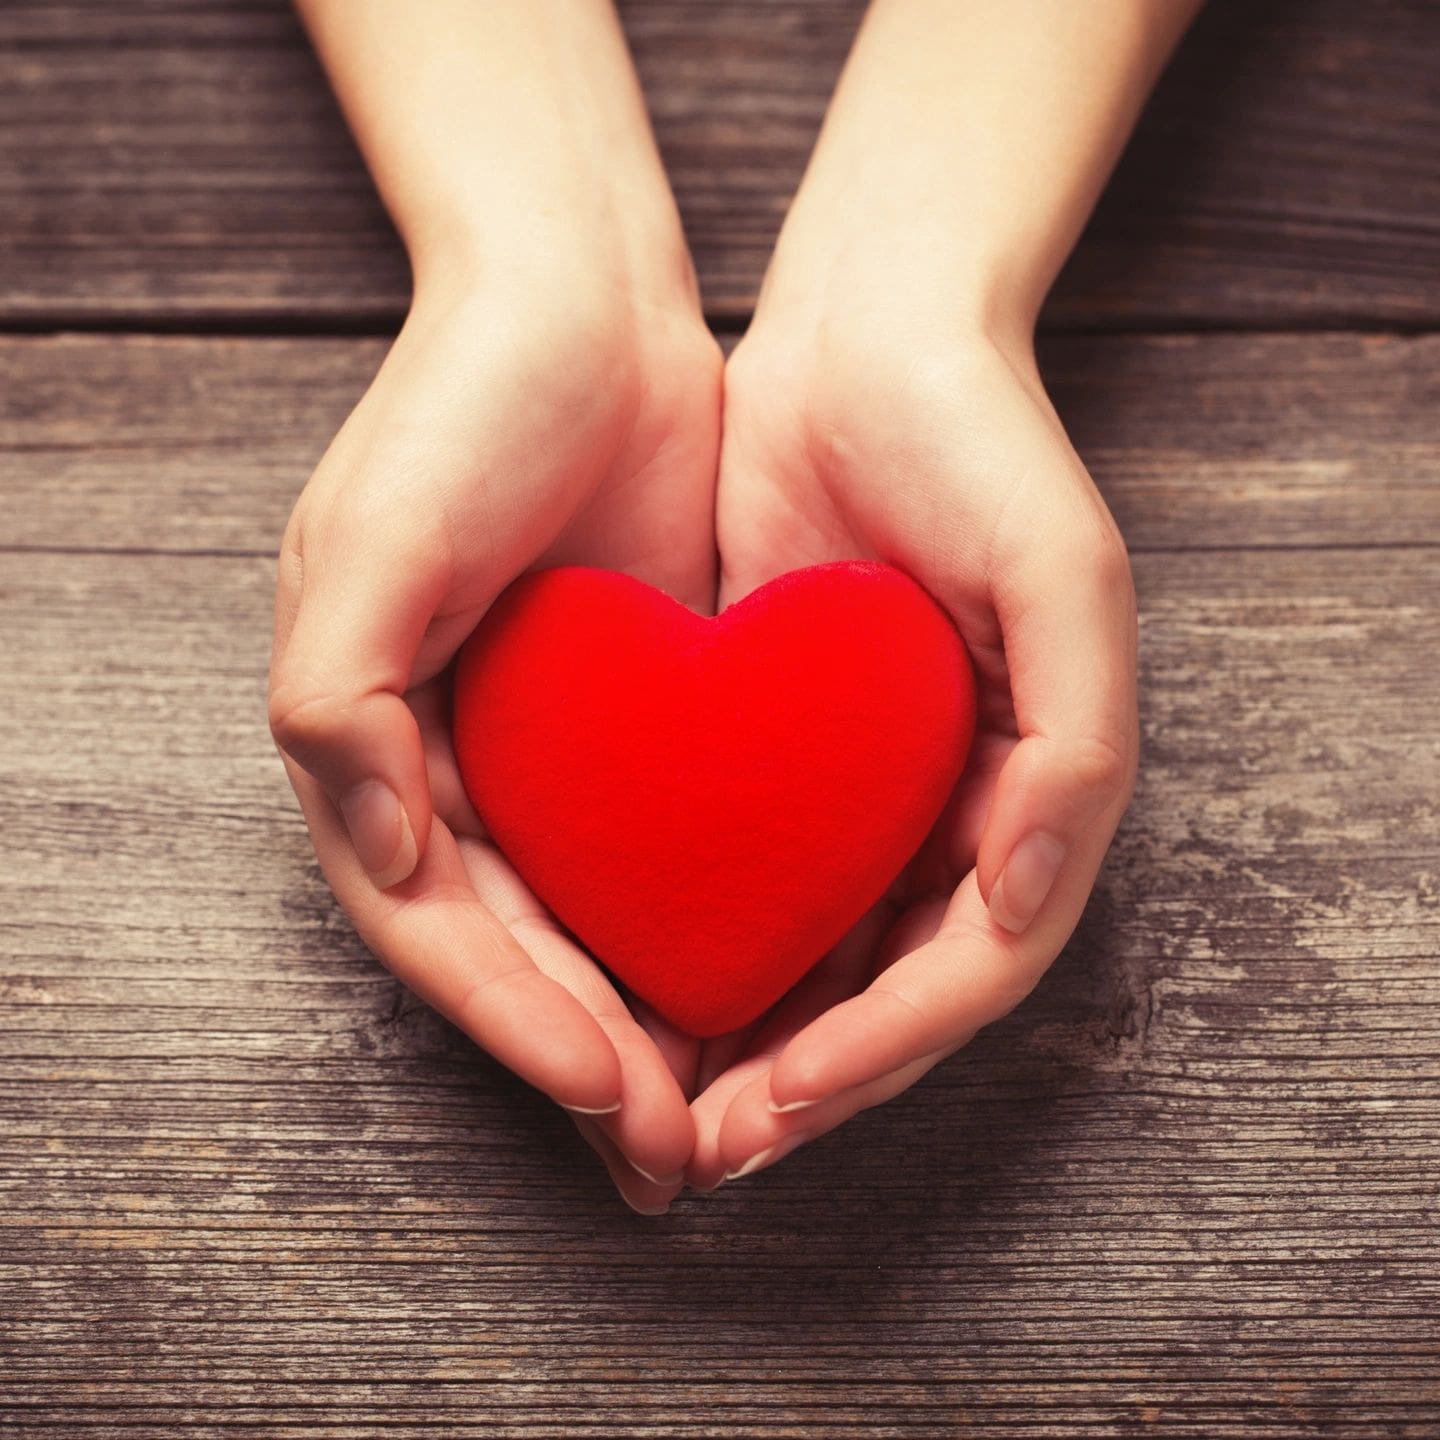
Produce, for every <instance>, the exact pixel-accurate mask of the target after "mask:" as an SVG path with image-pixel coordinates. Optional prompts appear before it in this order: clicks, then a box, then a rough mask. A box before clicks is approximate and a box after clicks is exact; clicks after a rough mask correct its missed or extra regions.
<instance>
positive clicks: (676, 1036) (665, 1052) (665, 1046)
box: [616, 985, 701, 1102]
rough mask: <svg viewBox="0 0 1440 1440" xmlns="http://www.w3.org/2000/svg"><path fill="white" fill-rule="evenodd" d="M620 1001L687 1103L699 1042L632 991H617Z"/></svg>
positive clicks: (697, 1060)
mask: <svg viewBox="0 0 1440 1440" xmlns="http://www.w3.org/2000/svg"><path fill="white" fill-rule="evenodd" d="M616 988H617V990H620V996H621V999H623V1000H624V1002H625V1005H626V1008H627V1009H628V1010H629V1011H630V1013H631V1014H632V1015H633V1016H634V1017H635V1023H636V1024H637V1025H638V1026H639V1027H640V1028H641V1029H642V1030H643V1031H644V1032H645V1033H646V1034H647V1035H648V1036H649V1037H650V1039H651V1042H652V1043H653V1044H654V1046H655V1048H656V1049H657V1050H658V1051H659V1052H660V1055H661V1057H662V1058H663V1059H664V1061H665V1063H666V1065H668V1066H669V1067H670V1073H671V1074H672V1075H673V1076H674V1077H675V1083H676V1084H677V1085H679V1087H680V1091H681V1093H682V1094H683V1095H684V1096H685V1098H686V1100H687V1102H688V1101H689V1099H690V1098H691V1097H692V1096H693V1095H694V1094H695V1079H696V1076H697V1074H698V1073H699V1067H700V1050H701V1042H700V1041H699V1040H697V1039H696V1038H695V1037H694V1036H693V1035H687V1034H686V1033H685V1032H684V1031H683V1030H680V1029H677V1028H676V1027H675V1026H674V1025H672V1024H671V1023H670V1021H668V1020H667V1019H666V1018H665V1017H664V1016H663V1015H661V1014H660V1012H659V1011H658V1010H656V1009H655V1007H654V1006H653V1005H650V1004H649V1003H647V1002H646V1001H644V1000H642V999H641V998H640V997H639V996H638V995H636V994H635V993H634V992H633V991H630V990H626V989H621V988H620V987H619V986H618V985H617V987H616Z"/></svg>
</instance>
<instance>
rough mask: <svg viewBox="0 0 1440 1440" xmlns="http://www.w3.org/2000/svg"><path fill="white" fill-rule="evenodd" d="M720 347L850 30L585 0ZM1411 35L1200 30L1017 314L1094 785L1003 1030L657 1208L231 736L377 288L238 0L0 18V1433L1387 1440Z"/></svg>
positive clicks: (1425, 1157) (1405, 854)
mask: <svg viewBox="0 0 1440 1440" xmlns="http://www.w3.org/2000/svg"><path fill="white" fill-rule="evenodd" d="M624 10H625V16H626V21H627V25H628V28H629V30H630V33H631V36H632V39H633V43H634V46H635V49H636V51H637V56H638V60H639V63H640V65H641V67H642V70H643V73H644V76H645V80H646V83H647V87H648V89H649V92H650V95H651V100H652V104H653V107H654V112H655V117H656V122H657V125H658V128H659V132H660V135H661V139H662V142H663V146H664V149H665V151H666V155H667V158H668V160H669V163H670V166H671V169H672V173H673V175H674V178H675V181H676V184H677V187H678V191H679V194H680V197H681V200H682V204H683V208H684V212H685V216H686V221H687V224H688V226H689V230H690V234H691V237H692V240H693V243H694V247H695V252H696V256H697V260H698V263H699V266H700V270H701V273H702V277H703V281H704V286H705V293H706V297H707V306H708V310H709V312H710V313H711V314H712V315H713V317H714V323H715V325H716V327H717V328H718V329H719V330H721V331H728V332H733V331H735V330H737V329H738V328H740V327H742V326H743V324H744V321H745V316H746V314H747V311H748V308H749V306H750V304H751V302H752V299H753V296H754V293H755V287H756V284H757V281H758V278H759V275H760V272H761V268H762V266H763V263H764V259H765V256H766V251H767V248H768V246H769V245H770V243H771V241H772V239H773V236H774V234H775V231H776V228H777V225H778V223H779V220H780V217H781V214H782V212H783V209H784V206H785V204H786V200H787V197H788V195H789V193H790V191H791V190H792V188H793V186H794V184H795V181H796V179H797V177H798V174H799V171H800V167H801V165H802V163H803V158H804V155H805V152H806V149H807V147H808V145H809V143H810V141H811V139H812V137H813V134H814V131H815V128H816V125H817V123H818V120H819V116H820V113H821V109H822V106H823V103H824V97H825V95H826V93H827V91H828V89H829V86H830V84H831V83H832V80H833V78H834V75H835V72H836V69H837V67H838V65H839V63H840V61H841V58H842V56H843V53H844V51H845V49H846V46H847V43H848V40H849V38H850V35H851V33H852V30H853V27H854V24H855V22H856V20H857V17H858V13H859V6H858V5H857V4H855V3H851V0H844V3H841V0H774V3H765V0H726V3H721V0H689V3H686V0H643V3H642V0H635V3H631V4H627V5H626V6H625V7H624ZM1437 130H1440V5H1436V4H1434V3H1426V0H1376V3H1371V4H1368V5H1365V6H1357V5H1354V4H1352V3H1349V0H1270V3H1267V4H1265V5H1254V4H1249V3H1245V0H1216V3H1214V4H1213V5H1212V7H1211V9H1210V10H1209V11H1208V12H1207V13H1206V14H1205V15H1204V16H1203V17H1202V19H1201V21H1200V22H1199V25H1198V27H1197V29H1196V31H1195V33H1194V35H1193V36H1192V38H1191V40H1190V41H1189V43H1188V45H1187V47H1186V48H1185V50H1184V52H1183V53H1182V55H1181V57H1180V58H1179V60H1178V61H1177V62H1176V64H1175V66H1174V67H1173V69H1172V70H1171V72H1170V73H1169V74H1168V75H1167V77H1166V79H1165V80H1164V82H1163V84H1162V87H1161V89H1160V91H1159V93H1158V94H1157V96H1156V98H1155V100H1154V103H1153V104H1152V106H1151V108H1150V110H1149V111H1148V112H1147V116H1146V118H1145V120H1144V122H1143V124H1142V127H1141V132H1140V134H1139V136H1138V137H1137V140H1136V142H1135V144H1134V146H1133V148H1132V150H1131V151H1130V153H1129V155H1128V156H1127V158H1126V160H1125V161H1124V162H1123V165H1122V167H1121V171H1120V173H1119V174H1118V176H1117V177H1116V180H1115V182H1114V184H1113V186H1112V188H1111V191H1110V193H1109V195H1108V196H1107V198H1106V200H1105V202H1104V203H1103V205H1102V207H1101V211H1100V213H1099V215H1098V216H1097V218H1096V219H1095V222H1094V224H1093V225H1092V227H1091V229H1090V231H1089V233H1088V235H1087V237H1086V239H1085V240H1084V242H1083V243H1082V246H1081V248H1080V251H1079V252H1078V254H1077V255H1076V257H1075V259H1074V261H1073V263H1072V264H1071V266H1070V268H1069V270H1068V272H1067V274H1066V277H1065V279H1064V280H1063V282H1062V284H1061V286H1060V288H1059V290H1058V291H1057V293H1056V295H1055V297H1054V300H1053V303H1052V304H1051V306H1050V307H1049V310H1048V312H1047V322H1046V323H1047V328H1048V331H1049V335H1048V337H1047V340H1046V343H1045V347H1044V353H1045V360H1046V366H1047V369H1048V372H1049V375H1050V377H1051V380H1052V382H1053V385H1054V387H1055V391H1056V393H1057V396H1058V400H1059V403H1060V404H1061V407H1062V409H1063V412H1064V414H1065V417H1066V419H1067V421H1068V423H1069V424H1070V425H1071V427H1072V429H1073V433H1074V435H1075V437H1076V440H1077V443H1078V444H1079V446H1080V449H1081V451H1082V453H1083V454H1084V455H1085V457H1086V458H1087V460H1088V461H1089V463H1090V464H1091V466H1092V467H1093V469H1094V472H1095V475H1096V477H1097V479H1098V480H1099V482H1100V484H1101V486H1102V487H1103V489H1104V491H1105V493H1106V495H1107V496H1108V498H1109V500H1110V503H1111V505H1112V506H1113V508H1114V510H1115V512H1116V514H1117V516H1118V518H1119V520H1120V522H1121V524H1122V526H1123V528H1124V530H1125V532H1126V534H1127V537H1128V539H1129V541H1130V544H1131V547H1132V550H1133V551H1134V556H1135V569H1136V574H1137V580H1138V586H1139V592H1140V596H1141V603H1142V631H1143V635H1142V639H1143V646H1142V664H1143V711H1144V721H1145V739H1146V746H1145V750H1146V758H1145V765H1144V771H1143V776H1142V780H1141V785H1140V790H1139V793H1138V796H1137V798H1136V800H1135V803H1134V806H1133V809H1132V811H1131V813H1130V816H1129V818H1128V820H1127V821H1126V823H1125V826H1124V828H1123V830H1122V832H1121V835H1120V838H1119V840H1118V843H1117V845H1116V848H1115V850H1114V853H1113V855H1112V858H1111V860H1110V862H1109V864H1108V867H1107V870H1106V872H1105V875H1104V877H1103V880H1102V883H1101V885H1100V887H1099V890H1098V892H1097V894H1096V896H1095V899H1094V902H1093V904H1092V905H1091V907H1090V910H1089V913H1088V916H1087V918H1086V920H1085V922H1084V924H1083V925H1082V927H1081V929H1080V931H1079V933H1078V934H1077V936H1076V937H1075V940H1074V942H1073V943H1072V944H1071V946H1070V947H1069V949H1068V950H1067V951H1066V953H1065V955H1064V956H1063V957H1062V958H1061V960H1060V961H1059V963H1058V964H1057V965H1056V966H1055V968H1054V970H1053V972H1052V973H1051V975H1050V976H1049V978H1048V979H1047V980H1046V981H1045V983H1044V984H1043V985H1042V987H1041V988H1040V990H1039V991H1038V992H1037V993H1036V995H1035V996H1034V997H1033V998H1032V999H1031V1000H1030V1001H1029V1002H1028V1003H1027V1004H1026V1005H1024V1006H1023V1007H1022V1008H1021V1009H1020V1010H1019V1011H1018V1012H1017V1013H1016V1014H1014V1015H1013V1016H1012V1017H1011V1018H1010V1019H1009V1020H1008V1021H1006V1022H1005V1023H1004V1024H1002V1025H999V1026H997V1027H995V1028H994V1029H993V1030H992V1031H991V1032H989V1033H987V1034H985V1035H984V1036H983V1037H982V1038H981V1039H979V1040H978V1041H977V1042H976V1043H975V1044H974V1045H972V1046H971V1047H970V1048H969V1050H967V1051H965V1052H963V1053H962V1054H960V1055H958V1056H956V1057H955V1058H954V1059H953V1060H951V1061H950V1062H948V1063H946V1064H945V1065H944V1066H942V1067H940V1069H938V1070H937V1071H936V1072H934V1073H933V1074H932V1075H931V1076H930V1077H929V1078H928V1079H927V1080H926V1081H925V1082H924V1083H922V1084H920V1085H919V1086H917V1087H916V1088H915V1089H914V1090H913V1091H912V1092H910V1093H909V1094H907V1095H905V1096H904V1097H902V1098H901V1099H899V1100H897V1101H895V1102H894V1103H892V1104H890V1105H888V1106H886V1107H885V1108H884V1109H883V1110H881V1111H875V1112H871V1113H869V1114H868V1115H866V1116H863V1117H861V1118H860V1119H858V1120H856V1121H855V1122H853V1123H852V1124H850V1125H847V1126H846V1127H844V1129H843V1130H841V1131H839V1132H837V1133H836V1134H834V1135H832V1136H830V1137H829V1138H827V1139H825V1140H823V1141H822V1142H820V1143H817V1144H815V1145H814V1146H813V1147H810V1148H809V1149H807V1150H806V1151H804V1152H803V1153H801V1154H800V1155H799V1156H797V1157H795V1158H794V1159H792V1160H789V1161H787V1162H786V1163H785V1164H783V1165H781V1166H780V1167H778V1168H777V1169H776V1170H774V1171H773V1172H771V1173H768V1174H766V1175H764V1176H762V1177H759V1178H757V1179H756V1180H754V1181H747V1182H745V1183H743V1184H737V1185H732V1186H726V1187H723V1188H722V1189H721V1190H719V1191H717V1192H716V1193H714V1194H713V1195H708V1196H693V1197H687V1198H684V1199H682V1200H681V1201H680V1202H679V1203H677V1204H676V1205H675V1207H674V1208H673V1210H672V1212H671V1214H670V1215H668V1216H667V1217H665V1218H663V1219H661V1220H659V1221H652V1220H646V1219H642V1218H640V1217H638V1216H636V1215H632V1214H631V1213H630V1212H629V1211H628V1210H626V1209H625V1208H624V1207H623V1206H622V1205H621V1204H620V1203H619V1202H618V1200H616V1199H615V1198H614V1196H613V1195H612V1193H611V1191H610V1188H609V1186H608V1183H607V1182H606V1180H605V1177H604V1175H603V1172H602V1171H601V1169H600V1166H599V1165H598V1163H597V1162H596V1161H595V1160H594V1159H593V1158H592V1157H591V1155H590V1154H589V1152H588V1151H587V1150H585V1149H584V1148H583V1147H582V1145H581V1144H580V1143H579V1141H578V1139H577V1137H576V1136H575V1135H574V1133H573V1131H572V1129H571V1127H570V1126H569V1124H568V1122H567V1121H565V1120H564V1118H563V1117H562V1116H560V1115H558V1114H556V1113H554V1112H552V1110H551V1108H550V1107H549V1106H548V1104H547V1103H545V1102H544V1101H542V1100H541V1099H540V1098H539V1097H537V1096H536V1095H535V1094H534V1093H533V1092H531V1091H529V1090H527V1089H526V1088H524V1087H523V1086H521V1085H520V1084H519V1083H518V1082H516V1081H515V1080H514V1079H512V1078H511V1077H510V1076H509V1075H508V1074H506V1073H504V1072H503V1071H501V1070H500V1069H499V1068H498V1067H497V1066H496V1065H495V1064H493V1063H492V1062H490V1061H489V1060H487V1058H486V1057H485V1056H483V1055H481V1054H478V1053H477V1052H476V1051H475V1050H474V1049H473V1048H472V1047H471V1046H470V1045H469V1044H468V1043H465V1042H464V1041H463V1040H462V1039H461V1038H460V1037H459V1036H458V1035H457V1034H456V1033H455V1032H453V1031H452V1030H450V1029H449V1028H448V1027H447V1026H446V1025H445V1024H443V1023H442V1022H440V1021H439V1020H437V1019H436V1018H435V1016H433V1015H432V1014H430V1013H429V1012H427V1011H426V1010H425V1009H424V1008H423V1007H421V1006H420V1005H418V1004H417V1003H415V1002H414V1001H413V1000H411V999H410V998H409V997H408V996H407V995H406V994H405V993H403V992H402V991H401V990H400V989H399V988H398V987H397V985H396V984H395V983H394V982H393V981H392V980H391V979H390V978H389V977H388V976H387V975H386V974H385V973H384V972H383V971H382V970H381V969H380V968H379V967H378V966H377V965H376V964H375V963H374V962H373V961H372V960H371V959H370V958H369V956H368V955H367V954H366V953H365V951H364V950H363V949H362V947H361V946H360V945H359V944H358V943H357V942H356V940H355V939H354V938H353V936H352V935H351V933H350V931H349V928H348V926H347V924H346V922H345V920H344V918H343V916H342V915H341V914H340V913H339V912H338V911H337V909H336V906H335V905H334V903H333V901H332V900H331V897H330V895H329V892H328V890H327V889H326V887H325V885H324V883H323V881H322V880H321V878H320V876H319V875H318V873H317V870H316V867H315V865H314V862H313V860H312V857H311V854H310V850H309V846H308V844H307V841H306V837H305V834H304V830H303V827H302V825H301V823H300V820H299V816H298V813H297V811H296V808H295V805H294V803H293V800H292V797H291V795H290V791H289V789H288V787H287V785H286V783H285V780H284V777H283V774H282V772H281V769H280V766H279V763H278V761H277V760H276V758H275V756H274V754H273V752H272V749H271V745H270V741H269V738H268V735H267V733H266V730H265V726H264V720H263V686H264V671H265V664H266V651H267V644H268V626H269V611H270V604H271V581H272V555H273V552H274V549H275V546H276V542H277V538H278V535H279V532H280V529H281V527H282V524H283V521H284V518H285V515H286V513H287V511H288V508H289V506H290V503H291V500H292V498H293V496H294V494H295V493H296V490H297V488H298V486H299V485H300V484H301V482H302V481H303V479H304V477H305V475H306V473H307V470H308V468H309V466H310V465H311V463H312V462H313V460H314V459H315V457H316V456H317V454H318V453H319V451H320V449H321V448H322V446H323V445H324V443H325V442H326V440H327V439H328V437H329V436H330V434H331V433H332V432H333V430H334V429H335V427H336V425H337V423H338V422H339V420H340V418H341V417H342V416H343V414H344V413H345V411H346V409H347V407H348V406H349V405H350V404H351V403H352V402H353V401H354V399H355V398H356V397H357V396H358V395H359V393H360V392H361V390H362V389H363V387H364V385H365V383H366V379H367V377H368V376H369V375H370V374H371V373H372V372H373V371H374V369H375V367H376V364H377V362H378V361H379V359H380V356H381V354H382V352H383V351H384V349H385V343H386V342H385V337H386V336H387V335H388V334H390V333H391V332H392V331H393V329H394V327H395V325H396V323H397V320H398V318H399V316H400V314H401V312H402V310H403V307H404V304H405V298H406V277H405V271H404V266H403V263H402V258H401V256H400V253H399V251H398V249H397V246H396V244H395V241H394V239H393V237H392V234H391V232H390V231H389V229H388V228H387V225H386V223H385V221H384V219H383V216H382V215H381V214H380V212H379V209H378V206H377V204H376V202H375V200H374V199H373V197H372V195H371V192H370V189H369V186H368V182H367V180H366V178H365V175H364V172H363V170H362V169H361V167H360V165H359V163H358V161H357V159H356V157H355V155H354V152H353V150H352V147H351V145H350V143H349V141H348V139H347V137H346V135H345V132H344V130H343V128H342V126H341V123H340V121H339V119H338V117H337V114H336V113H335V110H334V107H333V105H332V102H331V100H330V98H329V96H328V94H327V92H326V89H325V86H324V83H323V81H322V80H321V78H320V76H319V73H318V71H317V69H316V66H315V64H314V62H313V61H312V59H311V58H310V56H309V54H308V52H307V50H306V47H305V45H304V43H303V41H302V39H301V37H300V35H299V33H298V31H297V28H296V26H295V23H294V22H293V20H292V19H291V18H290V16H289V14H288V12H287V10H286V9H285V8H284V6H283V4H281V3H279V0H114V3H98V0H97V3H83V0H64V3H61V0H50V3H44V4H40V3H33V4H24V3H14V0H10V3H6V4H5V5H4V6H3V7H0V332H3V333H0V476H3V479H0V502H3V508H0V602H3V603H0V656H3V680H4V689H3V692H0V834H3V836H4V846H3V852H0V855H3V858H0V1237H3V1238H0V1435H4V1436H6V1437H11V1436H16V1437H20V1436H23V1437H27V1440H29V1437H48V1436H66V1435H75V1436H86V1437H90V1436H96V1437H98V1436H111V1435H122V1434H123V1435H136V1436H145V1437H157V1440H160V1437H180V1436H184V1437H194V1436H208V1435H217V1436H218V1435H222V1434H223V1435H233V1436H251V1435H253V1436H267V1437H268V1436H296V1437H312V1436H317V1437H323V1436H336V1437H339V1436H343V1437H346V1440H358V1437H370V1436H373V1437H382V1436H383V1437H391V1436H401V1435H415V1436H432V1435H434V1436H440V1435H443V1436H476V1437H478V1436H486V1437H490V1436H548V1435H555V1436H600V1435H630V1436H642V1435H643V1436H657V1437H658V1436H665V1437H669V1436H709V1435H736V1436H765V1437H780V1436H812V1435H813V1436H845V1435H854V1436H860V1435H864V1436H921V1435H942V1434H965V1435H976V1436H986V1435H1007V1436H1012V1435H1013V1436H1033V1437H1049V1436H1057V1435H1069V1434H1084V1435H1091V1436H1122V1435H1132V1434H1154V1435H1161V1436H1193V1437H1204V1440H1224V1437H1242V1436H1243V1437H1247V1440H1248V1437H1253V1436H1257V1435H1261V1436H1276V1437H1278V1436H1299V1435H1324V1436H1346V1437H1359V1436H1374V1437H1393V1436H1409V1437H1415V1440H1435V1437H1436V1436H1437V1435H1440V1253H1437V1241H1440V1219H1437V1213H1436V1212H1437V1204H1440V720H1437V716H1440V664H1437V656H1440V610H1437V600H1440V333H1437V326H1440V165H1437V147H1436V136H1437Z"/></svg>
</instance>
